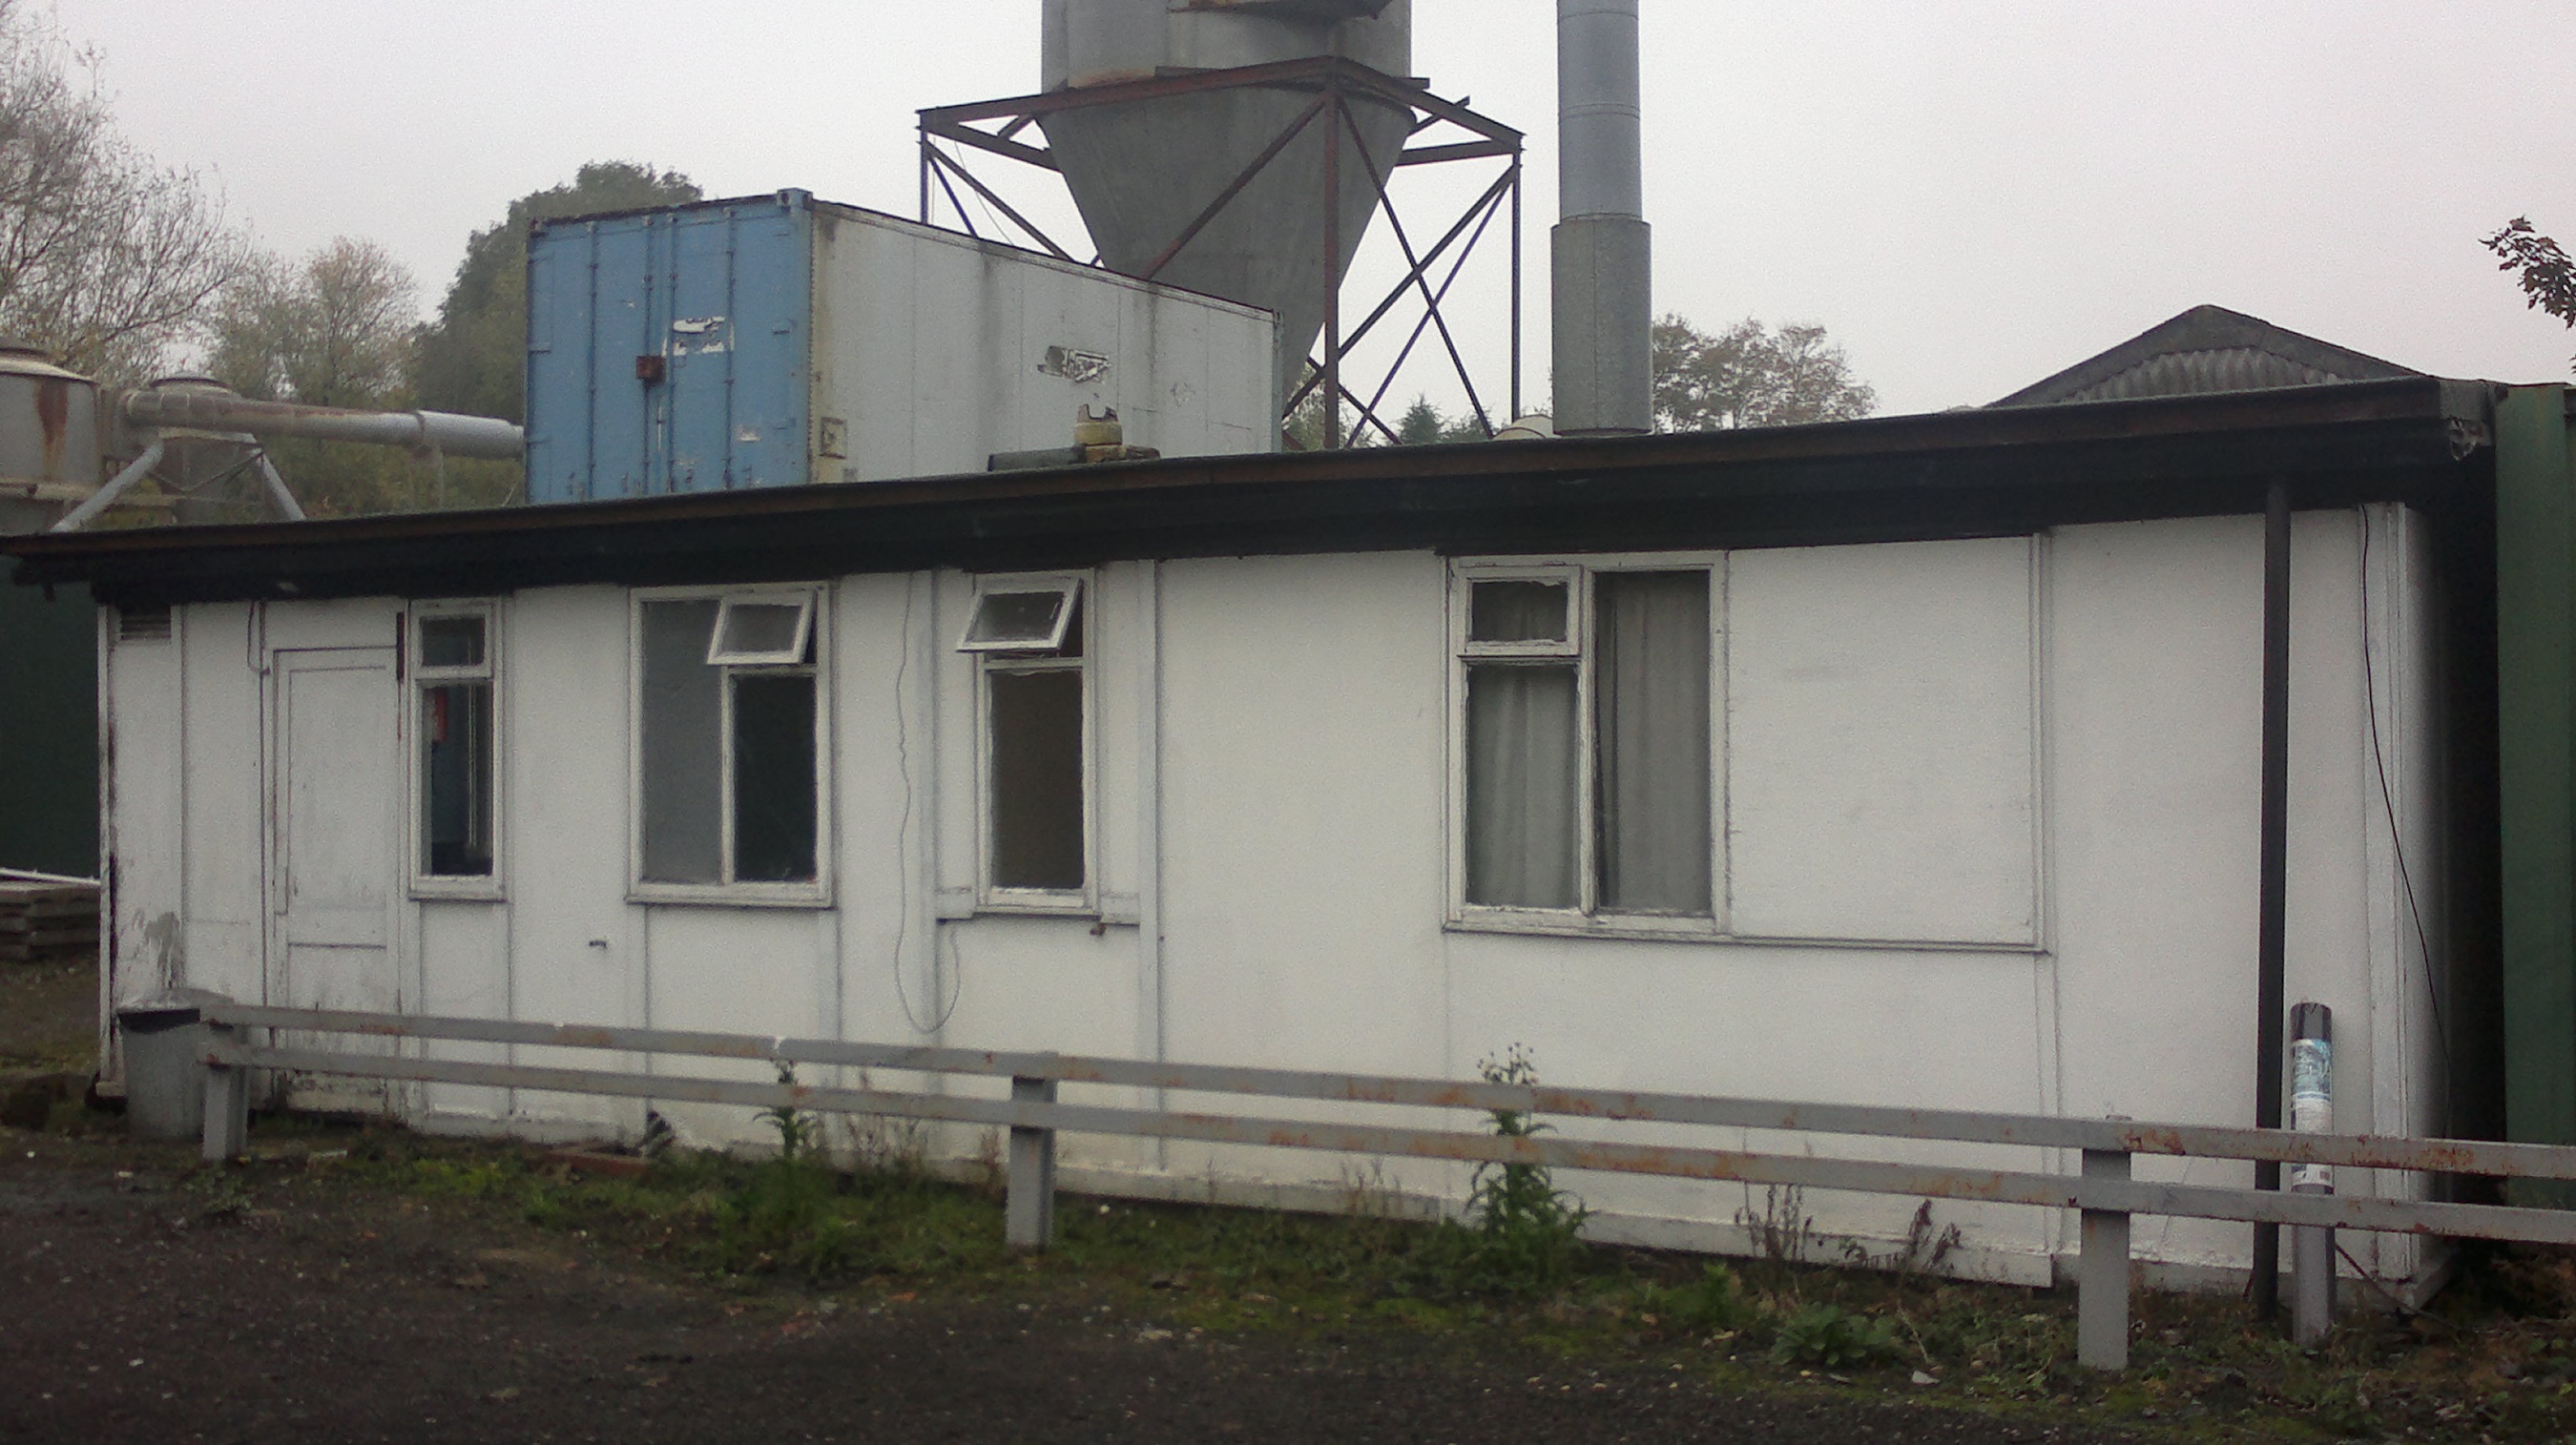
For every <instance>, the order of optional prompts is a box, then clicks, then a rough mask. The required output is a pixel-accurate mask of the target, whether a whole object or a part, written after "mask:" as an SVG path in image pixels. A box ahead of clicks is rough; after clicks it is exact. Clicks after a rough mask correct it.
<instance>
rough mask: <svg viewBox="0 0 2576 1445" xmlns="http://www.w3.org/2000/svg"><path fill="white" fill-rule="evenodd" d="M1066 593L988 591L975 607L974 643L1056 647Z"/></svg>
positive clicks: (968, 637)
mask: <svg viewBox="0 0 2576 1445" xmlns="http://www.w3.org/2000/svg"><path fill="white" fill-rule="evenodd" d="M1066 602H1067V598H1066V597H1065V595H1064V594H1063V593H1062V592H1059V591H1054V590H1049V591H1045V592H987V593H985V594H984V596H983V598H982V599H981V600H980V601H978V602H977V603H976V605H975V622H974V625H973V626H971V627H969V628H968V629H967V630H966V640H967V641H968V642H970V643H982V644H988V645H997V644H1010V645H1015V646H1019V647H1029V648H1047V647H1053V646H1054V645H1055V622H1056V617H1057V616H1058V614H1060V613H1062V612H1063V611H1064V609H1065V604H1066Z"/></svg>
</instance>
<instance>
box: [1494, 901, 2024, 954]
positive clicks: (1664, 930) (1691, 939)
mask: <svg viewBox="0 0 2576 1445" xmlns="http://www.w3.org/2000/svg"><path fill="white" fill-rule="evenodd" d="M1447 926H1448V929H1449V931H1450V932H1452V933H1497V934H1515V935H1521V936H1537V937H1546V938H1615V939H1628V940H1632V941H1636V942H1645V943H1723V944H1731V945H1734V946H1737V947H1742V948H1833V949H1843V950H1847V951H1851V952H1875V953H1981V954H1989V955H2007V956H2016V957H2046V956H2048V955H2049V953H2050V952H2051V950H2050V949H2049V947H2048V946H2047V945H2046V944H2043V943H2038V942H2034V941H2032V940H2030V939H2026V938H2025V939H2005V940H1983V939H1940V938H1781V937H1771V936H1765V935H1760V934H1748V933H1728V932H1726V931H1724V930H1723V929H1720V928H1719V927H1718V926H1717V924H1716V922H1715V921H1714V920H1711V919H1706V918H1658V917H1654V916H1651V915H1643V914H1611V915H1604V916H1601V917H1586V916H1585V915H1583V914H1580V913H1560V912H1556V911H1554V910H1545V911H1542V910H1538V909H1515V908H1469V909H1466V910H1464V911H1462V912H1459V913H1456V914H1453V915H1451V917H1450V919H1449V922H1448V925H1447Z"/></svg>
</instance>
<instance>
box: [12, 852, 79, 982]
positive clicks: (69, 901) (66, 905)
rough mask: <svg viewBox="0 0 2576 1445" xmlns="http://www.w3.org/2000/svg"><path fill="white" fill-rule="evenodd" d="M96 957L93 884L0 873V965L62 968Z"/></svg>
mask: <svg viewBox="0 0 2576 1445" xmlns="http://www.w3.org/2000/svg"><path fill="white" fill-rule="evenodd" d="M97 952H98V885H97V884H95V883H91V882H86V881H83V880H80V879H72V878H49V877H43V876H37V877H27V876H24V875H18V874H11V873H6V872H0V964H7V963H64V962H69V961H71V960H74V959H82V958H90V957H93V956H95V955H96V954H97Z"/></svg>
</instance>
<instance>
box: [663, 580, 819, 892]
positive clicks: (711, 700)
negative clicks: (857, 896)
mask: <svg viewBox="0 0 2576 1445" xmlns="http://www.w3.org/2000/svg"><path fill="white" fill-rule="evenodd" d="M821 596H822V594H821V592H820V590H819V589H816V588H812V587H787V588H758V589H736V590H731V591H690V592H668V593H650V594H645V595H642V596H639V597H638V598H637V599H636V603H635V638H636V642H635V647H636V678H637V684H636V694H635V728H636V779H635V783H636V786H635V798H636V810H635V819H634V835H635V839H634V848H635V859H636V879H635V881H636V889H637V892H638V894H639V895H640V896H644V897H661V898H667V899H671V900H674V901H686V900H690V899H710V900H722V901H746V902H781V903H798V902H821V901H823V900H824V896H825V892H826V890H825V888H824V885H823V877H824V869H823V866H822V865H823V859H824V853H825V838H824V829H823V826H822V820H823V817H824V810H823V806H822V796H823V787H824V768H823V759H824V755H825V752H824V748H823V746H822V738H823V726H824V718H823V705H822V692H821V689H820V686H819V683H818V679H817V674H818V671H819V667H818V663H817V658H818V657H819V655H820V653H821V645H820V643H821V639H820V637H819V636H818V634H819V632H820V630H821V617H820V614H821V608H820V606H819V603H820V599H821Z"/></svg>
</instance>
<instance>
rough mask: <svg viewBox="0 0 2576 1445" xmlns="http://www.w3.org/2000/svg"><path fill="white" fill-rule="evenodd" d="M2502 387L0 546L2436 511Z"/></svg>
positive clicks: (894, 536)
mask: <svg viewBox="0 0 2576 1445" xmlns="http://www.w3.org/2000/svg"><path fill="white" fill-rule="evenodd" d="M2486 406H2487V398H2486V392H2485V390H2484V388H2483V387H2480V386H2477V385H2475V384H2469V383H2443V382H2438V381H2434V380H2432V379H2429V378H2428V379H2413V380H2402V381H2393V382H2377V383H2350V384H2343V385H2336V386H2326V387H2307V388H2295V389H2286V390H2279V391H2268V392H2248V393H2233V394H2227V395H2220V396H2209V397H2186V398H2169V399H2155V400H2145V401H2117V402H2093V403H2079V404H2073V405H2067V406H2061V407H2049V408H2036V409H2030V410H2018V411H2004V412H1997V411H1968V412H1945V413H1935V414H1931V415H1926V416H1915V417H1890V418H1880V419H1873V420H1869V421H1862V422H1851V423H1839V424H1835V425H1830V426H1810V427H1783V428H1774V429H1766V430H1748V431H1735V432H1714V433H1704V434H1695V435H1687V436H1658V437H1640V438H1622V439H1616V440H1607V441H1561V442H1531V443H1511V444H1494V445H1485V446H1450V447H1421V448H1405V449H1381V450H1369V451H1355V452H1334V453H1322V454H1306V455H1285V456H1249V457H1232V458H1200V459H1181V460H1170V461H1157V462H1144V463H1132V464H1120V465H1113V466H1102V467H1087V468H1069V469H1064V470H1060V471H1047V472H1019V473H1009V474H1001V475H994V474H982V473H979V474H972V475H967V476H959V477H948V478H933V479H924V480H916V481H902V482H877V483H859V484H850V485H841V486H818V487H793V488H778V489H774V490H762V491H754V492H734V493H714V494H697V495H690V496H678V497H662V498H652V499H646V500H639V501H618V502H594V503H581V504H572V505H563V506H550V507H521V508H511V509H502V510H493V511H484V512H462V513H458V512H449V513H412V514H404V515H399V516H383V517H366V518H351V519H346V520H335V521H319V522H301V523H281V524H264V525H254V526H227V527H191V528H155V529H150V530H134V531H110V532H86V533H70V534H59V535H39V536H33V537H15V538H0V553H14V554H16V555H17V556H18V557H19V558H20V559H21V560H20V563H19V577H18V580H20V581H22V582H27V583H49V582H58V581H87V582H91V583H93V584H94V585H96V586H97V587H98V588H99V589H100V591H101V593H102V595H103V596H105V597H106V598H108V599H109V600H117V599H120V598H122V599H129V600H137V601H143V600H149V601H183V602H184V601H213V600H225V599H240V598H251V597H277V596H312V597H319V596H354V595H441V594H459V593H478V592H501V591H512V590H517V589H521V588H527V587H538V586H554V585H573V584H579V583H616V584H622V585H650V584H654V583H660V582H720V581H752V580H761V579H769V578H784V577H813V576H829V575H842V574H848V573H857V572H870V571H899V570H910V569H914V568H919V567H924V566H960V567H970V568H1011V567H1021V566H1069V565H1089V564H1094V563H1098V562H1105V561H1114V560H1128V559H1138V558H1148V557H1163V558H1176V557H1190V556H1217V555H1239V554H1251V553H1272V554H1275V553H1286V552H1325V551H1364V550H1385V549H1390V548H1427V549H1431V550H1439V551H1450V552H1469V551H1474V552H1493V551H1531V552H1541V551H1582V550H1611V549H1628V548H1638V547H1682V546H1780V545H1812V544H1817V543H1825V542H1835V541H1890V540H1903V539H1906V538H1915V537H1923V538H1930V537H1944V536H1973V535H2005V534H2011V533H2017V532H2029V531H2036V530H2039V529H2042V528H2045V527H2049V526H2057V525H2067V524H2072V523H2077V522H2085V521H2117V520H2139V519H2145V518H2150V517H2163V516H2194V515H2216V514H2224V513H2233V512H2248V511H2259V510H2260V509H2261V491H2262V488H2263V487H2264V486H2265V485H2266V484H2267V483H2268V482H2269V481H2270V480H2272V479H2274V478H2281V479H2284V480H2286V481H2288V482H2289V483H2290V484H2291V485H2292V488H2293V491H2294V494H2295V496H2296V499H2297V502H2298V504H2299V505H2301V506H2305V507H2322V506H2342V505H2349V504H2351V503H2353V502H2357V501H2367V500H2401V501H2410V502H2415V503H2417V504H2419V505H2424V506H2427V507H2433V508H2439V507H2441V506H2443V505H2445V502H2446V499H2447V498H2449V497H2451V496H2452V495H2454V494H2456V493H2457V491H2458V489H2459V488H2460V487H2461V486H2462V485H2463V484H2464V483H2465V482H2466V481H2468V480H2469V477H2468V474H2467V473H2465V472H2464V470H2463V463H2462V462H2461V460H2460V455H2461V451H2462V448H2461V446H2460V438H2461V437H2462V436H2463V435H2473V434H2476V433H2477V429H2479V428H2482V427H2483V418H2484V414H2485V408H2486Z"/></svg>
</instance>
